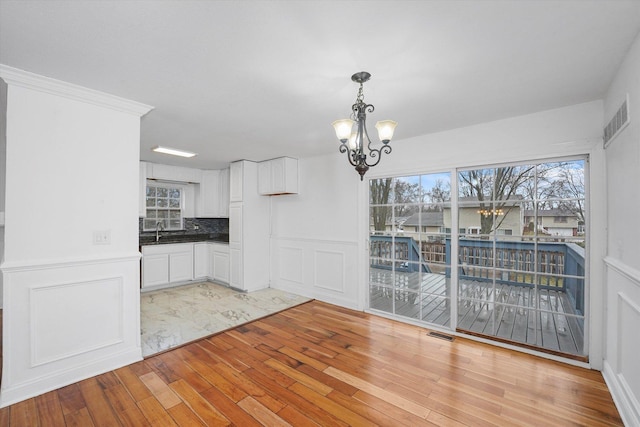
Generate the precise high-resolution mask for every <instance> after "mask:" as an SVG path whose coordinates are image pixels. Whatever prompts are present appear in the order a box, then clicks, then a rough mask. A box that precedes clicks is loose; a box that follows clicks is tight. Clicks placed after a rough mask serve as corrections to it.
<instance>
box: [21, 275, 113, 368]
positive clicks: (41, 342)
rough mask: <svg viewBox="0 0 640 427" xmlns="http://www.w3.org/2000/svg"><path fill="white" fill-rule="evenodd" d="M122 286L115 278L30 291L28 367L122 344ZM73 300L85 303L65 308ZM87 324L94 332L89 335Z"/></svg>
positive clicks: (36, 288) (33, 288) (64, 284)
mask: <svg viewBox="0 0 640 427" xmlns="http://www.w3.org/2000/svg"><path fill="white" fill-rule="evenodd" d="M122 285H123V280H122V277H116V278H111V279H105V280H95V281H90V282H77V283H63V284H59V285H51V286H48V285H44V286H34V287H32V288H31V289H30V295H29V299H30V303H31V310H30V311H31V321H30V326H31V327H30V329H31V331H30V336H31V340H32V341H31V366H38V365H42V364H43V363H49V362H54V361H57V360H61V359H65V358H68V357H72V356H77V355H81V354H82V353H87V352H90V351H93V350H97V349H100V348H103V347H108V346H111V345H115V344H119V343H121V342H123V341H124V336H123V325H122V306H123V301H122V294H123V289H122ZM76 299H80V300H82V301H85V303H84V304H68V302H69V301H74V300H76ZM62 307H64V309H61V308H62ZM80 319H82V321H79V320H80ZM87 322H88V323H90V324H92V325H94V328H95V329H94V331H92V332H93V333H92V334H89V335H88V334H87V333H86V326H85V323H87ZM59 331H64V332H65V333H64V334H60V333H59Z"/></svg>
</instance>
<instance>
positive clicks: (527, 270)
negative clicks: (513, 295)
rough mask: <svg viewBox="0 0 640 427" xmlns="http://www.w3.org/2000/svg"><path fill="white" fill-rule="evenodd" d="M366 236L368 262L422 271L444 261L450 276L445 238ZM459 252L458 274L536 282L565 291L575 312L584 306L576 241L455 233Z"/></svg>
mask: <svg viewBox="0 0 640 427" xmlns="http://www.w3.org/2000/svg"><path fill="white" fill-rule="evenodd" d="M370 241H371V248H370V249H371V252H370V255H371V258H370V259H371V267H372V268H381V269H387V270H391V269H394V270H395V271H398V272H415V271H419V268H420V266H423V269H422V271H426V272H431V269H430V267H429V264H430V265H431V267H435V268H436V270H438V269H439V268H438V267H439V266H447V268H446V275H447V276H450V267H449V266H450V265H451V240H450V239H445V240H443V241H430V242H427V241H424V242H421V243H420V245H418V243H417V242H416V241H415V240H414V239H413V238H411V237H405V236H394V237H392V236H370ZM494 253H495V257H494ZM458 255H459V278H460V279H461V280H474V281H493V280H494V279H495V281H496V282H497V283H500V284H508V285H517V286H528V287H533V286H534V285H535V284H537V285H538V288H540V289H555V290H558V291H561V292H566V294H567V296H568V297H569V299H570V301H571V302H572V304H573V307H574V309H575V311H576V313H580V314H581V313H583V312H584V274H585V259H584V257H585V252H584V249H583V248H581V247H580V246H578V245H576V244H575V243H566V242H537V243H534V242H530V241H500V242H494V241H489V240H480V239H460V240H459V245H458ZM394 262H395V266H394V265H393V264H394ZM425 267H426V268H425ZM427 269H428V270H429V271H427ZM536 281H537V283H535V282H536Z"/></svg>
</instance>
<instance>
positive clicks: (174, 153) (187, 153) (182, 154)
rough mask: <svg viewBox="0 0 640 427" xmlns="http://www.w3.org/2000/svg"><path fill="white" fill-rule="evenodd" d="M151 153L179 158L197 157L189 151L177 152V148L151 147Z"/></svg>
mask: <svg viewBox="0 0 640 427" xmlns="http://www.w3.org/2000/svg"><path fill="white" fill-rule="evenodd" d="M151 151H155V152H156V153H162V154H171V155H172V156H180V157H194V156H197V155H198V154H196V153H192V152H190V151H184V150H178V149H177V148H168V147H161V146H159V145H156V146H155V147H153V148H152V149H151Z"/></svg>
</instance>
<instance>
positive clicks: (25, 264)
mask: <svg viewBox="0 0 640 427" xmlns="http://www.w3.org/2000/svg"><path fill="white" fill-rule="evenodd" d="M141 256H142V254H141V253H140V252H125V253H113V254H108V255H99V256H88V257H78V258H75V257H69V258H51V259H43V260H38V263H37V264H33V262H34V261H33V260H29V261H9V262H4V263H2V264H0V271H2V272H4V273H14V272H20V271H33V270H49V269H53V268H63V267H76V266H78V265H85V264H108V263H115V262H126V261H134V260H139V259H140V257H141Z"/></svg>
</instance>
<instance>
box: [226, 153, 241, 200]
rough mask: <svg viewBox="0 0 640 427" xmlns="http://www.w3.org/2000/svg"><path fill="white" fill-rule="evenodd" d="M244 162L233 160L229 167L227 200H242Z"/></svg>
mask: <svg viewBox="0 0 640 427" xmlns="http://www.w3.org/2000/svg"><path fill="white" fill-rule="evenodd" d="M243 171H244V162H242V161H239V162H233V163H231V166H230V167H229V180H230V184H229V201H230V202H241V201H242V193H243V191H242V186H243V184H244V177H243Z"/></svg>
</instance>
